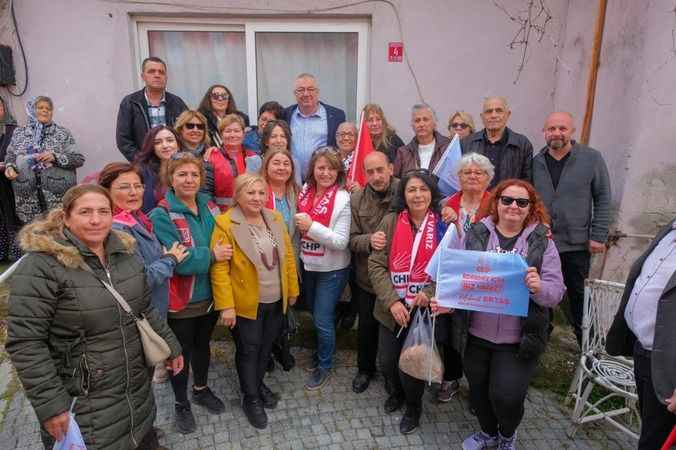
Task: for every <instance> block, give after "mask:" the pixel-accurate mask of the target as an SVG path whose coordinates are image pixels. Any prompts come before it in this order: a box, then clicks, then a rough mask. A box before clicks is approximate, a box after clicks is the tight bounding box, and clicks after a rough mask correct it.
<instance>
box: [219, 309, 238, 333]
mask: <svg viewBox="0 0 676 450" xmlns="http://www.w3.org/2000/svg"><path fill="white" fill-rule="evenodd" d="M221 322H223V325H225V326H226V327H228V328H232V327H234V326H235V324H236V323H237V314H235V308H228V309H224V310H223V311H221Z"/></svg>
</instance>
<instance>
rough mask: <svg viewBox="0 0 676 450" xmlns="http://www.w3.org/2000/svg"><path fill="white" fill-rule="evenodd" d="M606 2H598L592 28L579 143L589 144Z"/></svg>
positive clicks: (601, 0)
mask: <svg viewBox="0 0 676 450" xmlns="http://www.w3.org/2000/svg"><path fill="white" fill-rule="evenodd" d="M607 4H608V0H599V12H598V16H597V17H596V26H595V27H594V45H593V47H592V59H591V64H590V66H589V79H588V80H587V104H586V105H585V110H584V122H583V123H582V135H581V136H580V142H582V143H583V144H584V145H587V144H589V135H590V133H591V123H592V116H593V115H594V97H595V95H596V79H597V77H598V73H599V57H600V56H601V44H602V42H603V27H604V26H605V23H606V6H607Z"/></svg>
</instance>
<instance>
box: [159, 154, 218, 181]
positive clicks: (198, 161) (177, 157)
mask: <svg viewBox="0 0 676 450" xmlns="http://www.w3.org/2000/svg"><path fill="white" fill-rule="evenodd" d="M188 164H192V165H194V166H195V167H197V169H198V170H199V172H200V187H201V186H204V183H205V181H206V178H207V176H206V171H205V169H204V163H203V162H202V158H198V157H197V156H195V155H193V154H192V153H188V152H178V153H174V154H173V155H172V157H171V159H169V162H168V163H167V167H166V169H165V171H164V174H163V178H164V182H165V185H167V186H171V179H172V177H173V176H174V173H175V172H176V170H178V168H179V167H181V166H185V165H188Z"/></svg>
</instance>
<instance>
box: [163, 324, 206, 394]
mask: <svg viewBox="0 0 676 450" xmlns="http://www.w3.org/2000/svg"><path fill="white" fill-rule="evenodd" d="M217 321H218V313H217V312H215V311H212V312H210V313H208V314H205V315H203V316H199V317H191V318H189V319H172V318H171V317H170V318H169V319H168V320H167V323H168V324H169V328H171V331H173V332H174V334H175V335H176V339H178V342H179V343H180V344H181V347H182V348H183V370H181V371H180V372H179V373H178V374H177V375H172V374H171V372H170V375H169V380H170V381H171V388H172V389H173V390H174V397H175V398H176V402H178V403H186V402H187V401H188V392H187V391H188V373H189V368H190V367H192V374H193V382H194V385H195V386H206V385H207V378H208V374H209V362H210V361H211V347H210V346H209V343H210V341H211V333H212V332H213V331H214V327H215V326H216V322H217Z"/></svg>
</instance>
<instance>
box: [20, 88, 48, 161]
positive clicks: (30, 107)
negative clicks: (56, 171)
mask: <svg viewBox="0 0 676 450" xmlns="http://www.w3.org/2000/svg"><path fill="white" fill-rule="evenodd" d="M36 100H37V97H36V98H33V99H31V100H29V101H28V103H26V116H27V118H28V123H27V124H26V129H28V130H30V134H31V135H32V136H33V139H32V141H31V142H30V143H29V144H28V147H27V148H26V154H27V155H35V154H38V153H40V152H41V151H42V149H41V147H42V140H43V139H44V137H45V126H48V125H51V123H52V122H50V123H48V124H43V123H42V122H40V121H39V120H38V119H37V112H36V107H37V102H36ZM51 165H52V164H51V163H43V162H40V161H37V160H36V159H35V157H30V156H29V166H30V168H31V169H32V170H33V171H34V172H42V171H43V170H44V169H46V168H48V167H51Z"/></svg>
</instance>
